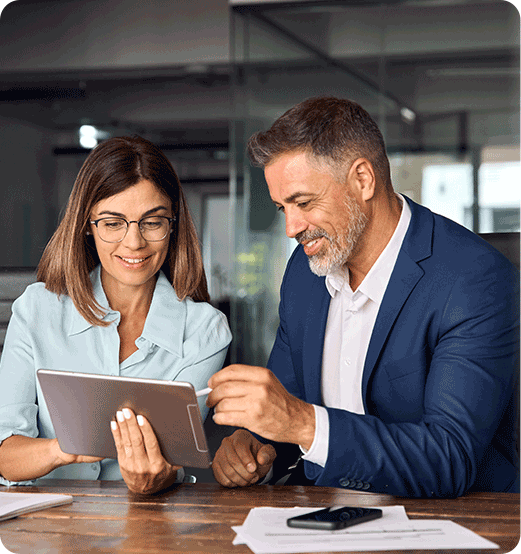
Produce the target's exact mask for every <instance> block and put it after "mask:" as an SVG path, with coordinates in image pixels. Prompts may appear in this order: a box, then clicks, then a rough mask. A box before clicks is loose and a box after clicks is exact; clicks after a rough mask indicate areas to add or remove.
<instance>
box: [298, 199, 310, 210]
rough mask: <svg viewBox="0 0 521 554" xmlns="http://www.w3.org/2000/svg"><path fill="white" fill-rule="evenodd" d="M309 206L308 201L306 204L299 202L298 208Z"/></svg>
mask: <svg viewBox="0 0 521 554" xmlns="http://www.w3.org/2000/svg"><path fill="white" fill-rule="evenodd" d="M308 205H309V200H306V201H305V202H299V203H298V204H297V207H299V208H306V207H307V206H308Z"/></svg>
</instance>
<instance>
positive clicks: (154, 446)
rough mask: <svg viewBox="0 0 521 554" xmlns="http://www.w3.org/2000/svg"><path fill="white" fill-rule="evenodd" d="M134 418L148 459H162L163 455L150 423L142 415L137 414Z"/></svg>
mask: <svg viewBox="0 0 521 554" xmlns="http://www.w3.org/2000/svg"><path fill="white" fill-rule="evenodd" d="M136 420H137V423H138V425H139V428H140V430H141V433H142V436H143V441H144V445H145V450H146V453H147V455H148V458H149V460H150V461H151V462H153V461H155V460H156V459H157V460H159V459H162V458H163V455H162V454H161V448H160V446H159V442H158V440H157V437H156V434H155V433H154V429H153V428H152V425H150V422H149V421H148V419H147V418H146V417H144V416H142V415H138V416H137V418H136Z"/></svg>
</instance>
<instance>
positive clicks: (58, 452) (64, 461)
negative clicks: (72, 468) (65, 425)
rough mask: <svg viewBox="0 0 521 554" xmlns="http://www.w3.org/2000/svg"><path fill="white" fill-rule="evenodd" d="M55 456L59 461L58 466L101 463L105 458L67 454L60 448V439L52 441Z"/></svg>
mask: <svg viewBox="0 0 521 554" xmlns="http://www.w3.org/2000/svg"><path fill="white" fill-rule="evenodd" d="M52 443H53V449H54V455H55V457H56V459H57V460H58V462H57V464H56V465H57V466H66V465H69V464H92V463H94V462H101V460H103V459H104V458H98V457H96V456H82V455H78V454H67V452H64V451H63V450H62V449H61V448H60V444H59V443H58V439H52Z"/></svg>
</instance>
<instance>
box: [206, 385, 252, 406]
mask: <svg viewBox="0 0 521 554" xmlns="http://www.w3.org/2000/svg"><path fill="white" fill-rule="evenodd" d="M256 386H257V385H256V384H255V383H250V382H248V381H225V382H223V383H221V384H220V385H217V386H216V387H215V388H214V389H212V391H211V392H210V394H209V395H208V397H207V399H206V405H207V406H208V407H210V408H212V407H214V406H216V405H217V404H218V403H219V402H222V401H223V400H224V399H226V398H245V397H246V396H248V395H251V394H252V393H254V392H255V387H256Z"/></svg>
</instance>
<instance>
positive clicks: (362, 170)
mask: <svg viewBox="0 0 521 554" xmlns="http://www.w3.org/2000/svg"><path fill="white" fill-rule="evenodd" d="M347 179H348V183H349V185H350V186H351V187H352V188H351V190H352V191H354V192H355V194H356V195H357V196H358V197H359V198H361V199H362V200H363V201H365V202H367V201H368V200H371V199H372V198H373V196H374V193H375V188H376V176H375V172H374V168H373V164H372V163H371V162H370V161H369V160H368V159H366V158H357V159H356V160H355V161H354V162H353V163H352V164H351V167H350V168H349V173H348V175H347Z"/></svg>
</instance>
